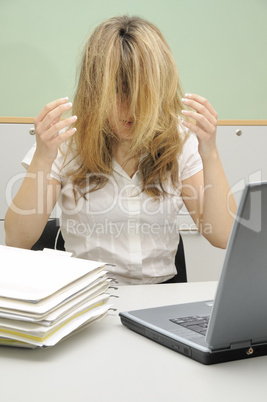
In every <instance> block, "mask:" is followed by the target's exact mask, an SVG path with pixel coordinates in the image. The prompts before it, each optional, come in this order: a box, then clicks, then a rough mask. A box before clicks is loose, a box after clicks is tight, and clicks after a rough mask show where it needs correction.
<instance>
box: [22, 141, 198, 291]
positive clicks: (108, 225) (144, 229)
mask: <svg viewBox="0 0 267 402" xmlns="http://www.w3.org/2000/svg"><path fill="white" fill-rule="evenodd" d="M34 151H35V147H33V148H32V149H31V150H30V151H29V152H28V153H27V155H26V156H25V158H24V160H23V162H22V163H23V165H24V166H25V167H26V168H27V166H29V164H30V163H31V159H32V157H33V154H34ZM63 159H64V157H63V156H62V154H61V153H60V152H59V153H58V157H57V158H56V160H55V161H54V164H53V166H52V170H51V177H53V178H55V179H57V180H58V181H59V182H60V183H61V186H62V190H61V194H60V197H59V201H58V203H59V206H60V208H61V231H62V235H63V238H64V240H65V248H66V250H67V251H69V252H72V254H73V256H74V257H78V258H84V259H89V260H95V261H103V262H106V263H108V264H111V265H110V266H109V270H110V275H111V276H112V277H114V278H116V280H117V281H118V282H119V284H147V283H160V282H163V281H166V280H168V279H170V278H172V277H173V276H174V275H175V274H176V268H175V264H174V258H175V254H176V251H177V247H178V242H179V227H178V213H179V211H180V210H181V208H182V206H183V201H182V197H181V193H180V188H181V186H180V188H179V189H178V190H173V189H172V187H170V185H168V184H167V186H165V188H167V189H169V190H170V192H172V194H173V195H172V196H168V197H166V198H164V199H163V200H160V201H159V200H154V199H152V198H151V197H149V196H148V195H147V194H145V193H141V188H142V183H141V174H140V172H139V170H137V171H136V173H135V174H134V176H133V177H129V176H128V174H127V173H126V172H125V171H124V170H123V168H122V167H121V166H120V165H119V164H118V163H117V162H116V161H115V160H113V175H112V176H111V177H109V179H108V182H107V184H106V185H105V186H104V188H102V189H100V190H97V191H94V192H90V193H88V194H87V200H85V199H84V198H80V199H79V201H78V203H77V204H76V203H75V200H74V196H73V191H72V190H73V186H72V184H71V181H70V179H69V178H67V177H66V175H65V174H64V169H65V168H64V169H62V165H63ZM72 163H75V162H72ZM70 166H71V167H72V166H73V165H71V164H70ZM201 169H202V161H201V158H200V155H199V153H198V141H197V138H196V136H195V135H194V134H191V135H190V136H189V138H188V140H187V141H186V143H185V145H184V148H183V151H182V153H181V155H180V157H179V182H180V183H181V182H182V181H183V180H185V179H187V178H189V177H190V176H193V175H194V174H195V173H197V172H199V171H200V170H201ZM174 191H175V193H174Z"/></svg>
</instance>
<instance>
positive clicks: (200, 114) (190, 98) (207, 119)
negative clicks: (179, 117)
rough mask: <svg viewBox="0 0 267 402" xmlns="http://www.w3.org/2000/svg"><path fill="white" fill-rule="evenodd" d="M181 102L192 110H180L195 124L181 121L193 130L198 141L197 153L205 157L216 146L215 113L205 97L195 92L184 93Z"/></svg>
mask: <svg viewBox="0 0 267 402" xmlns="http://www.w3.org/2000/svg"><path fill="white" fill-rule="evenodd" d="M185 96H186V98H184V99H182V102H183V103H184V104H185V105H186V106H188V107H189V108H192V109H194V110H195V111H194V110H192V111H191V110H182V113H183V115H184V116H186V117H189V118H192V119H194V120H195V121H196V123H195V124H193V123H191V122H189V121H187V120H183V121H182V123H183V125H184V126H185V127H187V128H188V129H189V130H191V131H193V132H194V133H195V134H196V135H197V137H198V141H199V153H200V155H201V157H202V158H203V157H204V158H206V157H209V156H210V155H211V153H212V152H214V150H216V149H217V147H216V131H217V117H218V115H217V113H216V111H215V110H214V109H213V107H212V106H211V104H210V103H209V102H208V100H207V99H205V98H203V97H202V96H199V95H196V94H185Z"/></svg>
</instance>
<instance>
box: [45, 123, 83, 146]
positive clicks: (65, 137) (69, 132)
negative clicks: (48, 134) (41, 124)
mask: <svg viewBox="0 0 267 402" xmlns="http://www.w3.org/2000/svg"><path fill="white" fill-rule="evenodd" d="M76 131H77V129H76V127H71V128H70V129H69V130H67V131H65V132H63V133H62V134H60V135H57V136H55V137H54V138H53V139H51V141H54V143H55V145H57V146H59V145H60V144H62V143H63V142H65V141H66V140H68V139H69V138H70V137H71V136H73V134H75V133H76Z"/></svg>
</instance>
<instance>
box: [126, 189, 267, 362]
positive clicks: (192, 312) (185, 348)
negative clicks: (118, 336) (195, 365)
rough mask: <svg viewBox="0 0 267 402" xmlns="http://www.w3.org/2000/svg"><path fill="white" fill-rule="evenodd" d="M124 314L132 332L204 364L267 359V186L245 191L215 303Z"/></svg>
mask: <svg viewBox="0 0 267 402" xmlns="http://www.w3.org/2000/svg"><path fill="white" fill-rule="evenodd" d="M159 286H160V285H159ZM119 315H120V319H121V322H122V324H124V325H125V326H126V327H128V328H130V329H131V330H133V331H135V332H137V333H139V334H141V335H143V336H145V337H147V338H149V339H152V340H153V341H156V342H158V343H160V344H162V345H164V346H167V347H168V348H171V349H173V350H174V351H176V352H178V353H181V354H183V355H185V356H188V357H189V358H191V359H194V360H196V361H198V362H200V363H203V364H214V363H221V362H226V361H232V360H239V359H247V358H252V357H257V356H263V355H266V354H267V182H261V183H251V184H248V185H246V186H245V189H244V190H243V193H242V196H241V199H240V203H239V206H238V210H237V214H236V218H235V221H234V224H233V227H232V231H231V235H230V238H229V241H228V245H227V249H226V254H225V259H224V263H223V268H222V272H221V276H220V280H219V282H218V286H217V291H216V295H215V299H214V301H211V300H207V301H200V302H194V303H186V304H177V305H171V306H161V307H155V308H147V309H142V310H135V311H127V312H121V313H120V314H119Z"/></svg>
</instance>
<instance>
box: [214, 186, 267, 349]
mask: <svg viewBox="0 0 267 402" xmlns="http://www.w3.org/2000/svg"><path fill="white" fill-rule="evenodd" d="M206 341H207V343H208V344H209V346H210V348H212V349H220V348H225V347H231V348H238V347H240V346H241V345H243V344H244V345H250V344H254V343H260V342H264V341H267V182H263V183H254V184H249V185H247V187H246V188H245V190H244V192H243V195H242V198H241V201H240V204H239V207H238V211H237V216H236V219H235V222H234V225H233V228H232V232H231V236H230V239H229V242H228V247H227V251H226V256H225V260H224V265H223V269H222V274H221V278H220V281H219V285H218V289H217V294H216V297H215V301H214V306H213V310H212V315H211V319H210V323H209V328H208V332H207V336H206Z"/></svg>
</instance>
